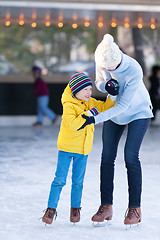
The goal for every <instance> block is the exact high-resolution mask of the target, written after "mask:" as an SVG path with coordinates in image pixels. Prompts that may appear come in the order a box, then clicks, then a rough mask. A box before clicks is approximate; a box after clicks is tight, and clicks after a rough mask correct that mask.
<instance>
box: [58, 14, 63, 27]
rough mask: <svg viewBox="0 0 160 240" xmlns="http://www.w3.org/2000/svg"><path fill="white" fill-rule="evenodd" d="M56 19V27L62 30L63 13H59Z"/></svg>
mask: <svg viewBox="0 0 160 240" xmlns="http://www.w3.org/2000/svg"><path fill="white" fill-rule="evenodd" d="M58 19H59V22H58V24H57V25H58V27H59V28H62V27H63V25H64V24H63V13H62V12H60V14H59V18H58Z"/></svg>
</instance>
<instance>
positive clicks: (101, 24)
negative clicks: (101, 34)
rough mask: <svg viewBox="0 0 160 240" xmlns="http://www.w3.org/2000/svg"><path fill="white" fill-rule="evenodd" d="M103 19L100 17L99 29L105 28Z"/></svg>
mask: <svg viewBox="0 0 160 240" xmlns="http://www.w3.org/2000/svg"><path fill="white" fill-rule="evenodd" d="M103 25H104V24H103V18H102V17H99V19H98V27H99V28H102V27H103Z"/></svg>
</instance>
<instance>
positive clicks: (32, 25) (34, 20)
mask: <svg viewBox="0 0 160 240" xmlns="http://www.w3.org/2000/svg"><path fill="white" fill-rule="evenodd" d="M36 18H37V14H36V11H35V10H34V11H33V12H32V20H33V22H32V23H31V27H33V28H35V27H37V23H36Z"/></svg>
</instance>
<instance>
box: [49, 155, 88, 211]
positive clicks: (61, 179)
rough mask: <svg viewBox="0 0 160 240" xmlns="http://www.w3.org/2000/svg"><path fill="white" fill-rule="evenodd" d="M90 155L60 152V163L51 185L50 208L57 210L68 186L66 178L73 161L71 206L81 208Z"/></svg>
mask: <svg viewBox="0 0 160 240" xmlns="http://www.w3.org/2000/svg"><path fill="white" fill-rule="evenodd" d="M87 157H88V155H83V154H78V153H69V152H63V151H59V152H58V163H57V170H56V173H55V178H54V180H53V182H52V184H51V189H50V194H49V199H48V207H50V208H57V205H58V201H59V197H60V193H61V191H62V188H63V186H65V185H66V178H67V175H68V171H69V166H70V163H71V160H72V159H73V166H72V189H71V206H72V207H74V208H79V207H80V206H81V198H82V190H83V180H84V175H85V171H86V164H87Z"/></svg>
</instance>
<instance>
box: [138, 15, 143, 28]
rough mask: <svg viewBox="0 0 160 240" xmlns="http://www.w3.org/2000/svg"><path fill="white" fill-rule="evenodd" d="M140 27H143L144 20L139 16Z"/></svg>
mask: <svg viewBox="0 0 160 240" xmlns="http://www.w3.org/2000/svg"><path fill="white" fill-rule="evenodd" d="M138 28H139V29H141V28H143V20H142V18H140V17H139V18H138Z"/></svg>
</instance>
